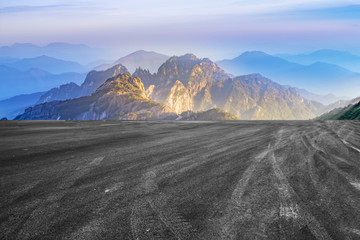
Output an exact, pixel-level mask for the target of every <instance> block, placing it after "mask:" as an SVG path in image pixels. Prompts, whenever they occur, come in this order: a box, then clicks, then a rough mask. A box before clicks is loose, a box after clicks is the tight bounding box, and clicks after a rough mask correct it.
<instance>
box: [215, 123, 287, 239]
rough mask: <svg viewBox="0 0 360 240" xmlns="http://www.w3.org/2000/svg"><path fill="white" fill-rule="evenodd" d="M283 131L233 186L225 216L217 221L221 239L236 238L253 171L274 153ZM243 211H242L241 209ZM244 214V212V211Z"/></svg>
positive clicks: (255, 158)
mask: <svg viewBox="0 0 360 240" xmlns="http://www.w3.org/2000/svg"><path fill="white" fill-rule="evenodd" d="M282 133H283V129H282V128H280V130H278V132H277V134H276V141H275V143H274V144H272V143H271V142H270V143H269V144H268V146H267V148H266V149H265V150H263V151H262V152H261V153H260V154H258V155H256V156H255V157H254V160H253V161H252V163H251V164H250V166H249V167H248V168H247V169H246V170H245V171H244V172H243V174H242V176H241V178H240V180H239V181H238V183H237V184H236V186H235V189H234V190H233V192H232V194H231V198H230V202H229V204H228V207H227V209H226V210H225V212H226V213H225V215H224V216H223V217H222V218H221V219H220V220H219V225H220V226H219V228H220V229H219V230H218V231H217V232H219V234H220V237H221V239H235V238H236V235H237V233H236V225H237V221H238V219H241V214H242V212H241V211H240V209H242V208H244V206H243V202H242V197H243V195H244V193H245V191H246V189H247V186H248V183H249V181H250V179H251V178H252V176H253V174H254V172H255V170H256V169H257V168H258V166H259V165H260V163H261V162H262V161H265V160H266V158H267V156H268V155H269V154H270V153H271V152H272V151H274V148H276V147H277V145H279V144H280V143H281V138H280V137H279V136H281V135H282ZM242 210H244V209H242ZM244 212H246V210H244Z"/></svg>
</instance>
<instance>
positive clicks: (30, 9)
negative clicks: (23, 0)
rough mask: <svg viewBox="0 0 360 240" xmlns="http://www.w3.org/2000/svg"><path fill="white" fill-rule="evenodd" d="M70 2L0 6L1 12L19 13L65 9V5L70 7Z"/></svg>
mask: <svg viewBox="0 0 360 240" xmlns="http://www.w3.org/2000/svg"><path fill="white" fill-rule="evenodd" d="M69 6H70V5H68V4H57V5H45V6H26V5H22V6H10V7H3V8H0V13H18V12H34V11H43V10H49V9H63V8H64V7H69Z"/></svg>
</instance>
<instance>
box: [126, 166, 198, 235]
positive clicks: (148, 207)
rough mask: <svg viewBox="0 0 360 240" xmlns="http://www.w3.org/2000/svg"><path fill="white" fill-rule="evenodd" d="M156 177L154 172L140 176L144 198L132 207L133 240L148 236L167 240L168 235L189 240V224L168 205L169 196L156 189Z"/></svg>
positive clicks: (190, 232)
mask: <svg viewBox="0 0 360 240" xmlns="http://www.w3.org/2000/svg"><path fill="white" fill-rule="evenodd" d="M156 177H157V176H156V173H155V172H154V171H149V172H147V173H145V174H144V175H143V176H142V179H141V185H140V191H142V193H143V194H144V197H143V199H141V200H138V201H137V202H136V203H135V204H134V205H133V207H132V214H131V220H130V225H131V230H132V235H133V237H134V239H147V238H148V237H149V235H150V234H152V237H154V236H156V239H169V238H170V236H169V233H171V234H172V236H173V237H175V238H176V239H189V238H190V236H191V235H192V233H193V229H192V226H191V224H190V223H189V222H187V221H186V219H184V217H183V216H182V215H181V214H180V212H179V211H178V210H177V209H176V208H175V207H173V206H170V205H169V204H168V199H169V196H167V195H166V194H165V193H163V192H161V191H160V190H159V189H158V185H157V183H156ZM152 214H154V215H155V216H153V215H152ZM166 231H168V233H166Z"/></svg>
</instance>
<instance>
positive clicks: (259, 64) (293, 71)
mask: <svg viewBox="0 0 360 240" xmlns="http://www.w3.org/2000/svg"><path fill="white" fill-rule="evenodd" d="M217 64H218V65H219V66H220V67H221V68H223V69H224V70H225V71H227V72H229V73H231V74H233V75H244V74H251V73H260V74H262V75H264V76H266V77H268V78H270V79H273V80H274V81H276V82H278V83H280V84H283V85H291V86H293V87H297V88H304V89H307V90H309V91H311V92H314V93H317V94H328V93H333V94H336V95H339V96H350V97H351V96H357V95H358V93H359V92H360V84H359V81H360V74H359V73H356V72H352V71H350V70H348V69H345V68H342V67H340V66H337V65H334V64H328V63H321V62H316V63H313V64H311V65H302V64H298V63H293V62H290V61H287V60H285V59H282V58H280V57H275V56H271V55H269V54H266V53H264V52H259V51H254V52H245V53H243V54H242V55H240V56H239V57H236V58H234V59H230V60H222V61H219V62H217Z"/></svg>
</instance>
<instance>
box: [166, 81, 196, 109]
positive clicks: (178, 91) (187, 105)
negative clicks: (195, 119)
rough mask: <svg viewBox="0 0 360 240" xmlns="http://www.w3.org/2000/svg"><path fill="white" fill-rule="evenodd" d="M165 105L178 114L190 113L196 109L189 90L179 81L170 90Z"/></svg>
mask: <svg viewBox="0 0 360 240" xmlns="http://www.w3.org/2000/svg"><path fill="white" fill-rule="evenodd" d="M165 104H166V105H168V106H169V107H170V108H171V109H172V110H174V112H176V113H177V114H180V113H182V112H185V111H190V110H192V109H193V108H194V102H193V99H192V97H191V95H190V92H189V90H188V89H187V88H186V87H185V86H184V85H183V84H182V83H181V82H180V81H179V80H176V82H175V83H174V85H173V87H172V88H171V89H170V92H169V96H168V97H167V99H166V102H165Z"/></svg>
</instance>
